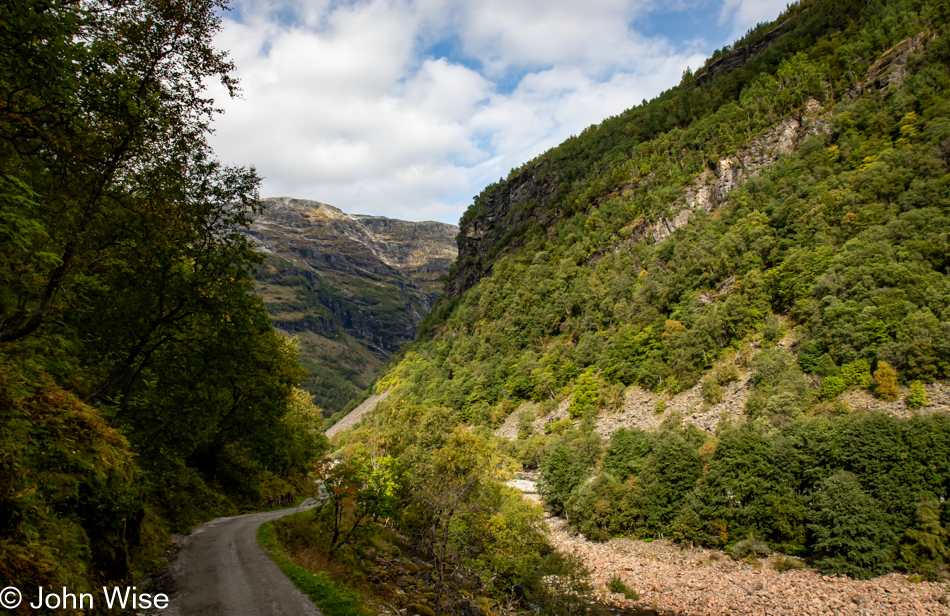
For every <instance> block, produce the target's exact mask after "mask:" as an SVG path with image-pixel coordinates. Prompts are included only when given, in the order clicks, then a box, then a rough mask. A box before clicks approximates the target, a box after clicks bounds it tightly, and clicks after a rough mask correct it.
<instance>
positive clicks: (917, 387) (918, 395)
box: [907, 381, 928, 411]
mask: <svg viewBox="0 0 950 616" xmlns="http://www.w3.org/2000/svg"><path fill="white" fill-rule="evenodd" d="M927 402H928V401H927V389H926V388H925V387H924V384H923V383H921V382H920V381H914V382H913V383H911V384H910V393H908V394H907V408H909V409H911V410H914V411H916V410H919V409H922V408H924V407H925V406H927Z"/></svg>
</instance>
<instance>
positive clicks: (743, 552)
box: [729, 537, 772, 560]
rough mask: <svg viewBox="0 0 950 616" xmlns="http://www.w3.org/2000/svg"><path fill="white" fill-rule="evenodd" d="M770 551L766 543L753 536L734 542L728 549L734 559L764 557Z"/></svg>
mask: <svg viewBox="0 0 950 616" xmlns="http://www.w3.org/2000/svg"><path fill="white" fill-rule="evenodd" d="M771 553H772V550H771V549H770V548H769V546H768V544H766V543H764V542H762V541H759V540H758V539H755V538H754V537H749V538H748V539H743V540H742V541H738V542H736V544H735V545H734V546H732V549H731V550H729V555H730V556H732V557H733V558H735V559H736V560H747V559H748V560H755V559H758V558H765V557H766V556H768V555H769V554H771Z"/></svg>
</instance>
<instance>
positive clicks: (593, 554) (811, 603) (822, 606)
mask: <svg viewBox="0 0 950 616" xmlns="http://www.w3.org/2000/svg"><path fill="white" fill-rule="evenodd" d="M548 525H549V526H550V528H551V538H552V540H553V541H554V544H555V546H556V547H557V548H558V549H559V550H563V551H565V552H568V553H574V554H576V555H577V556H579V557H580V558H581V559H582V560H583V561H584V563H585V564H586V565H587V567H588V568H589V569H590V570H591V572H592V577H593V582H594V586H595V588H596V589H597V590H598V592H600V593H601V594H602V600H603V601H604V602H606V603H610V604H613V605H616V606H618V607H621V606H622V607H627V608H635V609H652V610H655V611H656V612H657V613H659V614H664V615H670V616H672V615H682V616H693V615H695V616H700V615H708V616H728V615H736V616H738V615H749V616H752V615H755V616H761V615H767V616H779V615H786V614H787V615H789V616H799V615H802V614H815V615H844V614H848V615H852V614H853V615H861V616H878V615H880V616H884V615H887V616H903V615H906V616H911V615H913V616H923V615H929V614H945V615H950V607H947V605H946V602H947V601H948V596H950V589H948V586H947V584H946V583H929V582H926V581H925V582H919V583H916V584H915V583H912V582H910V581H908V579H907V576H905V575H900V574H891V575H887V576H883V577H879V578H875V579H873V580H851V579H848V578H846V577H836V576H822V575H821V574H820V573H818V572H816V571H814V570H808V569H806V570H799V571H786V572H784V573H779V572H778V571H776V570H774V569H773V568H772V561H771V560H762V561H760V564H759V566H756V567H753V566H750V565H748V564H746V563H743V562H738V561H733V560H731V559H729V558H728V557H726V556H725V555H724V554H723V553H722V552H717V551H714V550H703V549H684V548H680V547H678V546H676V545H673V544H671V543H670V542H668V541H664V540H657V541H653V542H651V543H646V542H643V541H634V540H631V539H612V540H611V541H608V542H606V543H594V542H591V541H588V540H587V539H585V538H584V536H583V535H579V534H576V533H574V532H573V531H572V530H571V529H570V528H569V527H568V525H567V522H566V521H565V520H562V519H560V518H555V517H552V518H549V519H548ZM614 576H619V577H620V579H622V580H623V581H624V583H626V584H627V586H629V587H630V588H632V589H633V590H635V591H636V592H637V593H638V594H639V595H640V600H639V601H628V600H626V599H625V598H624V597H623V596H622V595H618V594H612V593H610V592H609V591H607V589H606V584H607V581H608V580H610V579H611V578H613V577H614Z"/></svg>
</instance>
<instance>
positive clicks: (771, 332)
mask: <svg viewBox="0 0 950 616" xmlns="http://www.w3.org/2000/svg"><path fill="white" fill-rule="evenodd" d="M781 337H782V320H781V319H779V318H778V317H777V316H775V315H774V314H769V315H767V316H766V317H765V320H764V321H763V322H762V339H763V340H766V341H768V342H776V341H777V340H778V339H779V338H781Z"/></svg>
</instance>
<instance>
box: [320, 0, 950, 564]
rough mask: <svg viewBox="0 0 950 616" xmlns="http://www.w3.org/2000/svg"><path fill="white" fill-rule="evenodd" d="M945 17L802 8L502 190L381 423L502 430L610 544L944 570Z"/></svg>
mask: <svg viewBox="0 0 950 616" xmlns="http://www.w3.org/2000/svg"><path fill="white" fill-rule="evenodd" d="M948 15H950V7H948V5H947V3H946V2H940V3H934V4H931V3H926V2H919V1H916V0H895V1H890V2H871V3H867V2H864V1H863V0H862V1H840V0H836V1H831V0H813V1H803V2H800V3H798V4H795V5H792V6H790V7H789V8H788V10H787V11H786V12H785V13H783V14H782V15H781V17H780V18H779V19H778V20H777V21H776V22H775V23H771V24H760V26H758V27H756V28H754V29H753V30H751V31H750V32H749V33H747V34H746V36H744V37H743V38H742V39H741V40H739V41H737V42H736V43H735V44H734V45H732V46H729V47H727V48H725V49H723V50H720V51H717V52H716V54H714V55H713V56H712V57H711V58H710V59H709V60H708V61H707V63H706V65H705V66H704V67H702V68H701V69H700V70H698V71H696V73H695V74H694V73H691V72H687V73H686V74H684V76H683V80H682V82H681V84H680V85H679V86H677V87H675V88H673V89H671V90H669V91H667V92H664V93H662V94H661V95H660V96H658V97H657V98H656V99H654V100H652V101H650V102H649V103H645V104H643V105H640V106H637V107H634V108H631V109H629V110H627V111H625V112H623V113H621V114H619V115H618V116H615V117H611V118H608V119H606V120H604V121H603V122H602V123H600V124H597V125H593V126H590V127H588V128H586V129H585V130H583V131H582V132H581V133H580V134H579V135H577V136H575V137H572V138H570V139H568V140H567V141H565V142H564V143H563V144H561V145H560V146H558V147H556V148H554V149H552V150H550V151H548V152H546V153H544V154H542V155H541V156H539V157H538V158H536V159H535V160H532V161H530V162H528V163H526V164H524V165H523V166H522V167H520V168H519V169H515V170H513V171H512V172H511V174H510V175H509V177H508V178H506V179H504V180H502V181H500V182H498V183H496V184H493V185H491V186H489V187H487V188H486V189H485V190H484V191H483V192H482V193H481V194H480V195H479V196H478V197H476V199H475V201H474V203H473V204H472V206H471V207H470V208H469V209H468V211H466V213H465V215H464V216H463V217H462V220H461V221H460V232H459V260H458V262H457V263H456V265H455V266H453V268H452V270H451V273H450V277H449V279H448V281H447V284H446V294H445V295H444V296H443V297H442V298H441V299H440V301H439V302H438V303H437V305H436V306H435V307H434V308H433V310H432V312H431V313H430V315H429V316H428V317H427V318H426V321H425V323H424V324H423V326H422V327H421V329H420V334H419V338H418V339H417V341H416V342H414V343H413V344H412V345H410V346H408V347H407V348H406V349H405V350H404V351H403V352H402V353H401V356H400V360H399V361H398V362H397V363H395V364H394V365H393V366H392V367H391V368H390V369H389V370H388V372H387V373H386V374H385V375H383V376H382V377H380V378H379V380H378V383H377V386H376V392H377V393H383V392H384V391H386V390H390V391H391V395H389V396H388V398H387V399H386V401H384V402H381V403H380V405H381V406H380V407H379V408H380V409H387V410H388V412H387V413H381V412H379V411H377V413H376V414H375V415H374V414H372V413H370V414H368V415H367V416H369V417H372V418H373V419H374V422H375V423H374V424H373V425H374V429H375V428H376V427H377V426H379V425H381V423H380V422H385V421H386V419H385V418H386V417H390V416H397V415H398V414H399V413H398V409H399V408H402V407H406V406H409V407H413V406H418V407H420V408H425V409H441V413H442V415H443V417H444V419H443V421H444V422H446V423H450V424H451V423H454V424H464V425H467V426H471V427H473V431H476V432H477V433H478V434H491V432H492V431H494V430H499V434H501V435H503V436H507V437H509V438H513V439H514V440H513V441H512V442H509V443H504V444H500V445H498V446H499V447H501V448H503V449H504V450H505V451H506V452H507V453H508V454H509V455H511V456H513V457H515V458H516V459H518V460H519V461H520V462H522V463H523V464H524V465H525V466H527V467H538V468H540V471H541V486H542V489H541V492H542V496H543V497H544V499H545V503H546V504H547V506H548V507H549V508H550V509H551V510H552V511H553V512H554V513H557V514H564V513H566V514H567V515H568V517H569V519H570V520H571V524H572V525H574V526H575V527H576V528H577V529H579V530H582V531H583V532H584V533H586V534H588V536H590V537H594V538H600V539H602V538H607V537H609V536H610V535H616V534H628V535H632V536H635V537H674V538H677V539H679V540H681V541H687V542H695V543H700V544H703V545H709V546H714V547H724V548H729V547H731V546H732V545H733V544H734V543H735V542H736V541H737V540H738V539H740V538H750V537H754V538H755V539H756V540H762V541H765V542H767V543H768V544H769V546H770V549H777V550H782V551H784V553H786V554H798V555H802V556H806V557H807V558H809V559H811V561H812V562H813V563H814V564H815V566H817V567H819V568H821V569H822V570H824V571H827V572H838V573H844V574H847V575H850V576H852V577H867V576H870V575H878V574H880V573H883V572H887V571H891V570H894V569H903V570H907V571H921V572H924V573H925V574H927V575H931V574H933V575H936V574H935V573H934V572H935V571H937V569H939V567H940V566H942V564H943V562H944V558H945V555H947V554H950V551H948V550H950V548H948V547H947V533H946V532H945V530H944V528H945V526H946V525H947V524H948V523H950V506H947V505H946V504H945V503H946V502H947V501H948V498H950V467H947V466H946V465H943V464H942V463H941V464H940V465H938V466H934V463H933V461H934V460H938V459H939V460H944V459H946V452H948V451H950V396H948V395H947V392H948V386H947V383H946V381H947V379H948V378H950V359H948V358H950V252H948V242H947V237H948V235H950V191H948V187H950V172H948V170H950V167H948V164H950V72H948V70H947V67H948V65H950V29H948V26H947V23H948V19H947V18H948ZM406 412H407V413H408V411H406ZM621 428H623V429H621ZM335 438H336V439H337V442H338V443H341V444H342V443H346V442H351V441H353V440H359V439H363V440H366V439H369V438H371V436H370V427H369V422H364V423H363V424H362V425H361V424H357V425H356V427H355V429H353V430H351V431H350V432H349V433H347V432H343V433H342V434H341V435H338V436H336V437H335ZM589 478H592V479H593V481H587V479H589ZM855 495H860V498H859V499H858V501H860V502H859V503H858V504H857V505H855V507H856V509H854V510H853V511H852V512H851V513H849V514H847V515H844V514H841V515H839V514H838V513H835V512H837V511H840V510H839V509H836V507H839V505H840V504H841V503H845V502H849V500H854V498H855ZM856 502H857V501H856ZM849 516H850V517H849ZM872 518H873V521H871V522H869V521H868V520H872ZM928 525H929V526H928ZM941 525H943V526H941ZM871 527H875V528H877V530H873V533H871V534H867V533H868V532H871V531H869V530H868V529H870V528H871ZM926 528H930V529H931V530H930V531H926V530H925V529H926ZM842 529H844V530H842ZM836 533H837V534H836ZM862 533H863V534H862ZM926 533H930V534H931V535H933V536H934V537H937V536H939V537H940V539H934V541H936V542H938V543H939V542H942V543H940V546H941V547H940V548H939V549H938V548H934V549H935V550H937V551H936V552H933V554H937V553H938V552H939V555H933V556H926V555H925V554H924V552H925V551H926V549H929V548H925V547H923V544H922V543H921V541H924V539H922V537H923V536H924V534H926ZM929 536H930V535H928V537H929ZM865 539H867V540H865ZM862 541H864V543H863V544H862V543H861V542H862ZM928 541H929V539H928ZM849 550H853V552H849ZM855 554H860V555H861V556H860V559H859V560H860V562H855V561H853V560H849V559H853V558H854V557H855Z"/></svg>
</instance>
